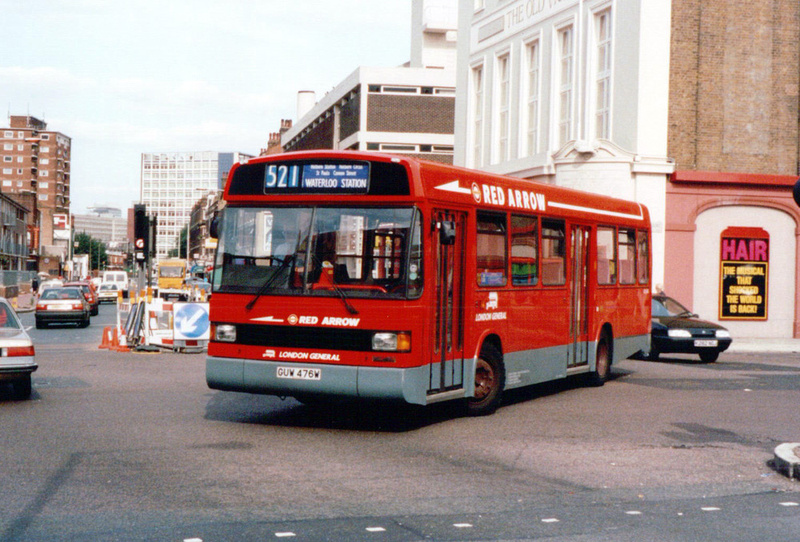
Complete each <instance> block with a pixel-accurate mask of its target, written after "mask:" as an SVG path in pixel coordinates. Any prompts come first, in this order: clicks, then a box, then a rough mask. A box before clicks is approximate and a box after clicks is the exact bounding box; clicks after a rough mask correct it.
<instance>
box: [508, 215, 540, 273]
mask: <svg viewBox="0 0 800 542" xmlns="http://www.w3.org/2000/svg"><path fill="white" fill-rule="evenodd" d="M538 248H539V221H538V219H537V218H536V217H535V216H519V215H512V216H511V283H512V284H513V285H514V286H532V285H535V284H538V282H539V260H538Z"/></svg>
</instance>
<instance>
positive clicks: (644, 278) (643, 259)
mask: <svg viewBox="0 0 800 542" xmlns="http://www.w3.org/2000/svg"><path fill="white" fill-rule="evenodd" d="M636 247H637V255H636V256H637V257H636V274H637V276H638V277H639V284H647V283H648V282H650V243H649V241H648V239H647V232H646V231H644V230H638V231H637V232H636Z"/></svg>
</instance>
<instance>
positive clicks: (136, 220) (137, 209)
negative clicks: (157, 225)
mask: <svg viewBox="0 0 800 542" xmlns="http://www.w3.org/2000/svg"><path fill="white" fill-rule="evenodd" d="M149 245H150V219H149V218H148V217H147V207H146V206H145V205H144V204H143V203H137V204H135V205H134V206H133V252H134V254H135V255H136V260H137V261H144V260H145V259H146V258H147V251H148V248H149Z"/></svg>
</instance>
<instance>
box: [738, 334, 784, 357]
mask: <svg viewBox="0 0 800 542" xmlns="http://www.w3.org/2000/svg"><path fill="white" fill-rule="evenodd" d="M726 352H766V353H769V352H776V353H784V354H786V353H792V352H800V339H783V338H747V337H744V338H740V337H734V338H733V342H732V343H731V345H730V347H729V348H728V349H727V350H726Z"/></svg>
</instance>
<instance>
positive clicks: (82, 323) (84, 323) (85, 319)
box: [80, 314, 92, 327]
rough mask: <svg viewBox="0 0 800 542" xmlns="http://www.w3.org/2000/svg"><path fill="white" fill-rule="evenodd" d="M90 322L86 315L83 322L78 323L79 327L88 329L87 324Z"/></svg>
mask: <svg viewBox="0 0 800 542" xmlns="http://www.w3.org/2000/svg"><path fill="white" fill-rule="evenodd" d="M91 321H92V320H91V318H90V317H89V315H88V314H87V315H86V318H84V319H83V321H82V322H81V323H80V326H81V327H89V324H90V323H91Z"/></svg>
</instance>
